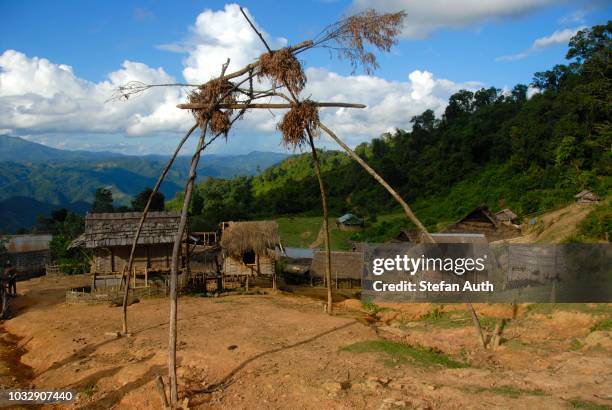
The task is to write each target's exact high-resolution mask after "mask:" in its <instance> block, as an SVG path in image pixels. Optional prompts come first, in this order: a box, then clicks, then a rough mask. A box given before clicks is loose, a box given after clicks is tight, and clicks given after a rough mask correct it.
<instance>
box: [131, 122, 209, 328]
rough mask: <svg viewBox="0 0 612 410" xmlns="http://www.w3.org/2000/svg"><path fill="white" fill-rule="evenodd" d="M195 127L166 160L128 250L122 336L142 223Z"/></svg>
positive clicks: (194, 127)
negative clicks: (131, 275)
mask: <svg viewBox="0 0 612 410" xmlns="http://www.w3.org/2000/svg"><path fill="white" fill-rule="evenodd" d="M197 127H198V125H197V124H195V125H194V126H193V127H191V128H190V129H189V131H187V134H185V136H184V137H183V139H182V140H181V141H180V142H179V144H178V145H177V146H176V149H175V150H174V154H173V155H172V157H170V159H169V160H168V163H167V164H166V167H165V168H164V170H163V171H162V173H161V174H160V175H159V178H157V182H156V183H155V187H153V191H152V192H151V195H149V200H148V201H147V204H146V205H145V207H144V209H143V211H142V216H141V217H140V223H139V224H138V229H136V233H135V234H134V240H133V241H132V249H131V250H130V259H129V261H128V269H127V274H126V275H127V276H126V278H125V279H126V280H125V289H124V290H123V334H124V335H125V334H127V333H128V325H127V305H128V297H129V292H130V286H129V283H130V274H131V273H132V267H133V265H134V254H135V252H136V244H137V243H138V238H140V233H141V232H142V226H143V225H144V221H145V219H146V218H147V215H148V214H149V208H150V207H151V202H153V197H154V196H155V194H156V193H157V191H159V188H160V186H161V184H162V182H164V179H165V178H166V175H167V174H168V171H169V170H170V168H171V167H172V164H173V163H174V160H175V159H176V156H177V155H178V153H179V151H180V150H181V148H182V147H183V145H184V144H185V142H186V141H187V139H188V138H189V136H190V135H191V134H192V133H193V131H195V129H196V128H197Z"/></svg>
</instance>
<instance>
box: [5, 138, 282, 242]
mask: <svg viewBox="0 0 612 410" xmlns="http://www.w3.org/2000/svg"><path fill="white" fill-rule="evenodd" d="M286 157H287V154H283V153H273V152H257V151H254V152H251V153H249V154H245V155H230V156H225V155H205V156H203V159H202V161H201V166H200V167H199V170H198V173H199V175H201V176H214V177H217V178H231V177H234V176H237V175H254V174H256V173H257V172H258V170H260V169H265V168H267V167H269V166H271V165H273V164H275V163H278V162H279V161H281V160H282V159H284V158H286ZM167 160H168V158H167V157H165V156H161V155H146V156H131V155H121V154H116V153H110V152H88V151H66V150H59V149H55V148H51V147H47V146H44V145H41V144H37V143H33V142H29V141H26V140H24V139H21V138H17V137H9V136H0V230H5V231H14V230H16V229H19V228H29V227H31V226H33V224H34V223H35V222H36V215H38V214H45V215H47V214H49V212H50V211H51V210H53V209H56V208H59V207H65V208H67V209H69V210H72V211H76V212H80V213H82V212H84V211H86V210H87V209H88V208H89V203H91V201H92V198H93V194H94V191H95V190H96V188H98V187H109V188H110V189H111V190H112V191H113V196H114V199H115V202H116V203H117V204H129V201H130V199H131V198H132V197H133V196H134V195H135V194H137V193H138V192H141V191H142V190H143V189H144V188H145V187H147V186H153V185H154V184H155V181H156V180H157V177H158V175H159V172H160V171H161V170H162V169H163V167H164V166H165V164H166V162H167ZM190 160H191V159H190V158H189V157H184V156H181V157H179V158H177V160H176V162H175V164H174V166H173V169H172V170H171V171H170V173H169V174H168V177H167V181H166V182H165V183H164V184H163V185H162V188H161V191H162V192H163V193H164V194H165V196H166V197H167V198H171V197H172V196H174V195H175V194H176V193H177V192H178V191H180V190H181V189H182V185H183V184H184V181H185V179H186V177H187V173H188V169H189V162H190Z"/></svg>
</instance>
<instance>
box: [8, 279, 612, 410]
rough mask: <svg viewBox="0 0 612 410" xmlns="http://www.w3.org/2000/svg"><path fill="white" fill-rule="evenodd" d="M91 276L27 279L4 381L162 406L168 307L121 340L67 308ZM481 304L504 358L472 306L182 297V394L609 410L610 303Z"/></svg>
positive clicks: (336, 405) (17, 304)
mask: <svg viewBox="0 0 612 410" xmlns="http://www.w3.org/2000/svg"><path fill="white" fill-rule="evenodd" d="M87 280H88V279H87V278H79V277H58V278H37V279H32V280H30V281H27V282H23V283H20V284H19V285H20V289H18V290H19V293H20V294H21V295H20V296H19V297H17V298H16V299H14V301H13V302H14V303H13V310H14V313H15V315H14V318H13V319H10V320H7V321H5V322H4V323H3V324H2V327H3V329H4V332H5V334H4V335H3V337H4V338H10V340H9V339H6V340H5V344H4V346H5V347H6V346H7V344H8V343H11V346H12V347H11V348H10V349H9V350H10V351H11V352H13V356H12V357H11V356H10V355H9V354H8V353H6V352H5V354H4V358H5V360H4V363H5V367H6V363H8V362H10V360H9V361H7V358H8V359H11V360H12V365H11V366H12V367H11V368H12V369H13V370H12V371H13V376H12V378H11V377H8V379H7V378H6V375H7V373H6V371H5V372H4V374H5V378H4V379H2V377H1V374H0V383H2V384H5V385H11V384H12V385H21V386H22V387H30V386H34V387H36V388H57V389H59V388H70V389H73V390H75V391H76V392H78V400H77V402H76V403H75V404H73V405H72V406H76V407H78V408H93V409H96V408H99V409H108V408H121V409H123V408H125V409H157V408H160V407H161V401H160V396H159V394H158V392H157V390H156V388H155V383H154V379H155V376H157V375H164V376H165V374H166V368H165V366H166V345H167V338H168V326H167V320H168V319H167V318H168V303H167V301H166V300H165V299H146V300H141V301H140V302H138V303H136V304H134V305H132V306H130V309H129V315H130V316H129V318H130V332H131V336H130V337H116V336H115V337H113V336H112V332H116V331H117V330H119V329H120V327H121V313H122V312H121V308H116V307H109V306H69V305H66V304H65V303H64V300H65V289H66V288H67V287H69V286H71V285H78V284H79V283H78V282H79V281H80V282H83V283H86V282H87ZM262 293H263V292H262ZM476 308H477V311H478V313H479V315H480V316H481V318H482V319H483V320H482V323H483V326H484V327H485V330H486V333H487V335H488V336H491V335H492V334H493V333H494V329H495V328H496V327H498V324H500V323H501V320H502V319H505V320H504V326H503V330H502V334H501V336H500V337H499V342H500V343H499V346H498V347H496V348H495V349H494V350H493V349H487V350H483V349H482V348H481V347H480V346H479V341H478V339H477V338H476V337H475V333H474V328H473V327H472V324H471V320H470V318H469V316H468V315H467V313H466V311H465V310H464V306H463V305H446V306H440V305H436V306H434V305H429V304H414V305H401V306H400V305H397V306H393V305H389V306H378V305H371V304H367V305H362V304H361V303H360V302H359V301H357V300H354V299H347V300H344V301H342V302H339V303H338V304H337V306H336V311H337V314H336V315H335V316H331V317H330V316H328V315H326V314H325V313H324V311H323V304H322V302H321V301H319V300H317V299H316V298H312V297H305V296H299V295H296V294H295V293H291V294H289V293H282V292H280V293H278V294H274V295H273V294H254V295H239V294H234V295H230V296H223V297H218V298H203V297H199V296H185V297H182V298H181V299H180V301H179V351H178V363H179V380H180V396H181V398H182V399H184V398H186V399H188V401H187V402H185V403H186V404H187V406H188V407H189V408H203V409H206V408H228V409H253V408H263V409H268V408H269V409H276V408H283V409H284V408H290V409H311V408H312V409H321V408H325V409H327V408H332V409H345V408H346V409H348V408H351V409H352V408H368V409H369V408H373V409H400V408H422V409H455V408H456V409H463V408H473V409H480V408H482V409H485V408H486V409H489V408H524V409H534V408H553V409H554V408H562V409H565V408H586V409H606V408H610V406H612V370H611V369H612V355H611V354H610V353H611V352H612V338H611V332H610V326H611V321H612V306H610V305H556V306H551V305H531V306H518V307H515V308H513V307H512V306H508V305H480V306H476ZM2 340H4V339H2ZM0 343H2V342H1V341H0ZM490 344H491V345H495V344H496V343H495V341H494V340H491V341H490ZM5 350H6V348H5ZM9 353H10V352H9ZM16 355H18V356H19V357H20V362H19V363H15V361H16V360H15V359H16V357H15V356H16ZM1 357H2V352H0V358H1ZM19 357H18V358H19ZM5 370H6V369H5ZM9 375H10V373H9Z"/></svg>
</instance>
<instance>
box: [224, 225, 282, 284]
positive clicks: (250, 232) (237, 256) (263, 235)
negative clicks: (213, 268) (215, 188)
mask: <svg viewBox="0 0 612 410" xmlns="http://www.w3.org/2000/svg"><path fill="white" fill-rule="evenodd" d="M279 245H280V236H279V234H278V224H277V223H276V222H275V221H249V222H228V223H225V224H223V232H222V233H221V248H222V249H223V253H224V254H225V255H226V256H227V257H226V258H225V262H224V273H225V274H226V275H249V276H250V275H271V274H273V273H274V259H275V249H276V247H277V246H279Z"/></svg>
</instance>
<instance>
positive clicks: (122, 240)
mask: <svg viewBox="0 0 612 410" xmlns="http://www.w3.org/2000/svg"><path fill="white" fill-rule="evenodd" d="M141 216H142V213H140V212H123V213H94V214H87V215H86V216H85V232H84V233H83V234H81V235H80V236H79V237H78V238H77V239H75V240H74V241H73V242H72V244H71V245H70V246H71V247H78V246H81V247H84V248H87V249H93V259H92V263H91V272H92V273H113V272H123V269H124V268H125V267H127V264H128V262H129V258H130V251H131V247H132V242H133V240H134V234H135V232H136V229H137V228H138V224H139V223H140V218H141ZM179 221H180V215H179V214H178V213H174V212H149V214H148V215H147V218H146V220H145V223H144V225H143V227H142V231H141V233H140V236H139V238H138V243H137V244H136V252H135V254H134V268H135V270H144V269H147V270H151V271H156V270H157V271H168V270H170V263H171V258H172V246H173V243H174V238H175V237H176V233H177V232H178V226H179Z"/></svg>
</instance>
